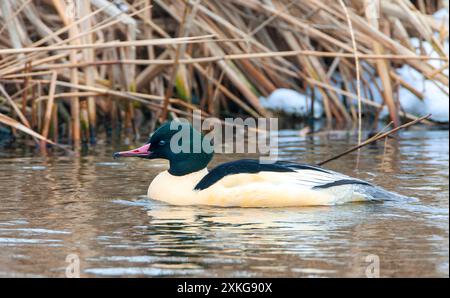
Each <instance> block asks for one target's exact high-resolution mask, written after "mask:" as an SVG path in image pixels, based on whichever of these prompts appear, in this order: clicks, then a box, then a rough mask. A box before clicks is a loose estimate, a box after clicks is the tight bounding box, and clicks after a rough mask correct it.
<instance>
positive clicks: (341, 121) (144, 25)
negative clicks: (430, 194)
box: [0, 0, 449, 148]
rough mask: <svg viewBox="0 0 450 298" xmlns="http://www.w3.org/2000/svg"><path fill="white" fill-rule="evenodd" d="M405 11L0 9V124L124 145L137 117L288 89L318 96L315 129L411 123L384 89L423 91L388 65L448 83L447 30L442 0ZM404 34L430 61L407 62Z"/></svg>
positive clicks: (251, 103) (134, 4) (383, 4)
mask: <svg viewBox="0 0 450 298" xmlns="http://www.w3.org/2000/svg"><path fill="white" fill-rule="evenodd" d="M419 2H420V5H419V6H420V7H419V6H418V7H416V6H414V4H415V1H408V0H398V1H387V0H379V1H350V0H346V1H343V0H335V1H319V0H305V1H301V2H300V1H295V0H294V1H288V0H273V1H259V0H230V1H218V0H217V1H206V0H140V1H131V0H128V1H126V0H121V1H113V2H112V1H107V0H73V1H72V0H67V1H59V0H14V1H13V0H2V1H0V4H1V5H0V9H1V11H0V21H1V22H0V116H1V117H0V122H1V123H3V124H4V125H9V126H12V127H14V128H15V129H19V130H21V131H23V132H25V133H26V134H29V135H31V136H32V137H33V138H35V139H36V140H40V141H43V142H47V143H51V144H56V143H60V142H62V143H67V144H71V145H72V146H73V147H74V148H79V147H80V144H81V143H83V142H84V143H86V142H88V140H90V141H91V143H95V142H96V138H97V135H99V134H100V135H101V134H104V133H108V130H109V129H110V128H111V127H113V128H124V130H123V131H124V133H125V134H126V135H127V136H128V137H135V138H138V137H139V128H140V127H141V126H142V121H143V120H142V119H143V118H146V119H151V123H152V126H154V125H155V123H156V122H157V121H164V120H166V119H167V118H168V117H172V118H176V117H179V116H186V115H189V114H190V112H191V111H192V110H194V109H200V110H202V111H203V114H204V115H206V116H207V115H214V116H219V117H220V116H224V115H229V114H232V113H235V114H239V113H240V114H247V115H249V116H252V117H259V116H268V115H270V112H268V111H267V110H266V109H265V108H264V107H263V106H262V105H261V103H260V101H259V97H260V96H268V95H269V94H270V93H271V92H273V91H274V90H275V89H277V88H291V89H294V90H297V91H300V92H303V93H305V92H306V89H314V90H315V92H316V93H317V94H320V96H321V98H322V101H321V102H322V104H323V105H324V110H325V115H326V119H327V121H328V124H329V125H332V124H336V125H348V124H352V123H351V122H353V121H357V122H358V123H359V128H360V129H361V115H362V114H363V113H364V114H366V115H367V114H369V113H374V114H375V115H378V113H379V111H380V110H381V109H382V108H383V107H384V106H387V107H388V111H389V117H390V120H391V121H393V124H394V126H399V125H401V123H400V117H406V118H409V119H412V120H415V119H417V117H415V116H414V115H411V114H408V113H405V112H404V111H403V110H402V108H401V106H400V105H399V101H398V94H397V92H396V90H397V89H398V87H399V86H401V87H403V88H407V89H408V90H410V91H411V92H412V93H413V94H415V95H417V96H418V97H419V98H423V94H422V93H421V90H418V89H417V86H412V85H411V84H408V83H407V82H405V81H404V80H403V79H402V78H401V77H400V76H399V75H398V74H397V73H396V71H395V68H396V67H399V66H401V65H405V64H407V65H409V66H411V67H412V68H414V69H415V70H417V71H418V72H420V73H421V74H423V76H424V77H425V78H428V79H430V80H434V81H435V82H438V83H439V84H442V85H444V86H448V84H449V80H448V75H447V74H446V72H445V70H446V69H448V56H446V53H445V50H444V46H443V42H444V40H445V39H447V38H448V26H445V25H444V24H440V23H439V22H437V21H436V20H435V19H434V18H433V17H432V16H431V14H432V13H434V12H435V11H437V10H438V9H440V8H442V6H443V5H444V4H443V1H439V0H435V1H426V2H423V1H419ZM371 3H379V6H376V7H375V9H374V7H371V6H370V4H371ZM412 37H417V38H419V39H420V40H423V41H426V42H429V43H430V45H431V46H432V47H433V49H435V51H436V52H437V53H438V54H439V57H430V56H427V55H426V54H418V53H416V52H415V50H413V47H412V45H411V44H410V40H411V38H412ZM433 60H441V61H444V62H442V65H441V66H439V67H435V66H433V65H434V64H433V63H432V61H433ZM355 62H356V67H355ZM360 72H361V73H360ZM337 76H338V77H340V78H342V80H343V83H342V87H337V83H336V77H337ZM368 76H370V77H371V78H372V79H373V78H374V77H378V78H380V84H379V85H376V84H375V86H374V85H371V83H370V81H369V79H368ZM355 78H358V80H357V82H356V83H355ZM355 84H357V85H356V88H354V87H355ZM371 88H372V89H373V88H376V89H377V90H378V91H379V93H380V94H381V95H382V102H381V103H380V102H376V101H374V99H373V96H370V94H371V92H373V90H371ZM355 89H356V91H357V92H356V94H354V91H353V90H355ZM343 99H345V100H343ZM313 101H314V98H311V103H312V102H313ZM355 103H357V104H358V106H357V113H358V114H356V110H355ZM427 123H431V122H430V121H427ZM38 131H40V132H41V133H38ZM359 135H360V134H359ZM51 140H53V141H51Z"/></svg>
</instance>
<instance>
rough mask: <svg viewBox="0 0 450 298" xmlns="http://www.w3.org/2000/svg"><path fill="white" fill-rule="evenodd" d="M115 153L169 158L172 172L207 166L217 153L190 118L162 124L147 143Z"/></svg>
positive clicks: (192, 170)
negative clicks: (186, 120) (192, 124)
mask: <svg viewBox="0 0 450 298" xmlns="http://www.w3.org/2000/svg"><path fill="white" fill-rule="evenodd" d="M113 156H114V158H117V157H140V158H146V159H155V158H162V159H167V160H168V161H169V163H170V168H169V173H170V174H172V175H176V176H182V175H186V174H189V173H193V172H196V171H199V170H201V169H203V168H205V167H206V166H207V165H208V163H209V162H210V161H211V159H212V157H213V146H212V145H211V142H210V141H209V140H207V139H205V137H204V136H203V135H202V134H201V133H200V132H199V131H197V130H195V129H194V128H193V127H192V126H191V125H190V124H189V123H188V122H184V121H170V122H166V123H164V124H163V125H162V126H161V127H159V128H158V129H157V130H156V131H155V132H154V133H153V134H152V135H151V137H150V140H149V141H148V142H147V143H146V144H145V145H144V146H142V147H140V148H137V149H134V150H129V151H122V152H116V153H114V155H113Z"/></svg>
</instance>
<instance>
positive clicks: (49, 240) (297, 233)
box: [0, 131, 449, 277]
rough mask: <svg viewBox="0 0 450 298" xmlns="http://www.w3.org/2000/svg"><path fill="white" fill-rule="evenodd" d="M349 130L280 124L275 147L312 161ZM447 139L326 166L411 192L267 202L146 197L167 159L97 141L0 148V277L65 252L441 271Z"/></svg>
mask: <svg viewBox="0 0 450 298" xmlns="http://www.w3.org/2000/svg"><path fill="white" fill-rule="evenodd" d="M354 141H355V138H354V136H352V137H349V136H347V135H346V134H345V133H342V134H331V135H323V136H316V137H314V138H300V137H299V136H298V134H297V133H296V132H294V131H283V132H282V133H281V139H280V158H281V159H286V160H293V161H298V162H308V163H314V162H318V161H320V160H322V159H325V158H326V157H329V156H330V154H332V153H337V152H340V151H342V150H344V149H347V148H348V146H349V143H350V144H354ZM448 141H449V133H448V131H431V132H424V131H409V132H404V133H402V138H401V139H399V140H398V141H396V140H390V141H389V142H388V144H387V147H386V149H385V147H384V142H381V143H379V144H377V145H374V146H370V147H367V148H365V149H363V150H362V151H361V153H360V156H359V159H358V157H357V154H356V153H355V154H351V155H348V156H346V157H344V158H342V159H339V160H337V161H334V162H331V163H329V164H328V165H327V167H329V168H330V169H333V170H336V171H340V172H343V173H345V174H348V175H351V176H354V177H358V178H362V179H366V180H368V181H370V182H373V183H375V184H378V185H380V186H382V187H385V188H386V189H388V190H392V191H396V192H399V193H401V194H403V195H408V196H414V197H415V198H416V199H415V200H410V201H404V202H385V203H360V204H349V205H343V206H331V207H308V208H276V209H262V208H251V209H243V208H212V207H200V206H192V207H176V206H169V205H165V204H163V203H159V202H155V201H151V200H149V199H147V198H146V197H145V193H146V191H147V187H148V185H149V183H150V181H151V179H152V178H153V177H154V176H155V175H156V174H157V173H158V172H160V171H162V170H163V169H164V168H165V163H164V162H163V161H145V160H138V159H122V160H118V161H114V160H113V159H112V158H111V153H112V151H113V150H112V149H110V148H107V147H106V146H98V148H97V149H96V152H95V154H91V155H88V156H85V157H80V158H71V157H47V158H44V157H36V156H34V157H33V156H30V154H25V157H24V154H23V153H22V152H20V151H12V152H11V151H9V152H8V151H6V152H5V151H4V150H3V152H2V154H1V156H2V158H1V159H0V190H1V195H0V198H1V202H0V276H5V277H11V276H21V277H24V276H26V277H64V276H65V271H66V266H67V265H68V264H69V263H68V262H66V258H67V256H68V255H70V254H75V255H76V257H78V258H79V261H80V273H81V276H82V277H109V276H132V277H138V276H139V277H140V276H177V277H179V276H195V277H197V276H201V277H263V276H264V277H268V276H279V277H282V276H283V277H305V276H310V277H316V276H317V277H337V276H344V277H364V276H366V271H368V272H369V273H370V272H371V271H370V269H371V268H373V267H374V266H376V263H377V261H379V269H380V271H379V272H380V276H382V277H390V276H398V277H400V276H426V277H432V276H446V277H448V276H449V263H448V262H449V240H448V239H449V220H448V219H449V214H448V212H449V205H448V204H449V190H448V188H449V167H448V161H449V147H448ZM239 157H242V156H239ZM235 158H237V156H228V155H226V156H225V155H222V156H216V157H215V159H214V163H221V162H224V161H228V160H232V159H235ZM174 187H176V185H175V186H174ZM69 258H70V257H69ZM371 266H372V267H371Z"/></svg>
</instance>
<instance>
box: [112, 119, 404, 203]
mask: <svg viewBox="0 0 450 298" xmlns="http://www.w3.org/2000/svg"><path fill="white" fill-rule="evenodd" d="M189 127H190V130H191V132H192V133H191V139H192V138H193V137H194V135H197V136H200V138H201V140H202V141H203V138H204V136H203V135H201V134H200V133H199V132H198V131H197V130H195V129H193V128H192V127H191V126H189ZM177 132H178V131H177V130H173V129H171V128H170V122H169V123H165V124H163V125H162V126H161V127H160V128H158V129H157V130H156V131H155V132H154V133H153V134H152V136H151V137H150V140H149V141H148V142H147V143H146V144H145V145H143V146H142V147H140V148H137V149H134V150H130V151H122V152H116V153H114V157H115V158H117V157H139V158H144V159H156V158H161V159H166V160H168V161H169V164H170V166H169V169H168V170H166V171H164V172H162V173H160V174H158V175H157V176H156V178H155V179H154V180H153V181H152V182H151V184H150V186H149V188H148V193H147V195H148V197H149V198H151V199H154V200H159V201H164V202H167V203H169V204H173V205H210V206H221V207H295V206H314V205H337V204H343V203H347V202H361V201H380V200H385V199H390V198H392V197H393V196H399V195H397V194H393V193H390V192H388V191H386V190H384V189H382V188H379V187H376V186H374V185H372V184H370V183H368V182H366V181H363V180H359V179H355V178H352V177H349V176H346V175H343V174H340V173H337V172H334V171H330V170H327V169H324V168H321V167H318V166H313V165H308V164H298V163H292V162H285V161H277V162H275V163H272V164H263V163H260V162H259V161H258V160H251V159H243V160H237V161H232V162H227V163H224V164H221V165H219V166H217V167H215V168H213V169H212V170H210V171H208V169H207V165H208V164H209V162H210V161H211V159H212V157H213V153H212V150H203V149H202V150H200V152H198V153H193V151H189V152H190V153H185V152H179V153H174V152H173V150H172V149H171V146H170V143H171V139H172V137H173V136H174V135H175V134H176V133H177ZM211 146H212V145H211ZM191 148H192V147H191ZM206 151H210V152H206Z"/></svg>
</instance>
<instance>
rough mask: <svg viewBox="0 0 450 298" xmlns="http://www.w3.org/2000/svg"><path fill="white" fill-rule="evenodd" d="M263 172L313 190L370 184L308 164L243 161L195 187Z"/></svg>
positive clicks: (219, 169) (212, 173) (228, 165)
mask: <svg viewBox="0 0 450 298" xmlns="http://www.w3.org/2000/svg"><path fill="white" fill-rule="evenodd" d="M261 172H272V173H280V175H277V177H279V178H280V179H286V180H289V182H290V183H295V184H296V185H298V186H303V187H306V188H311V189H326V188H331V187H334V186H340V185H349V184H358V185H369V186H371V184H370V183H368V182H366V181H363V180H359V179H355V178H352V177H349V176H346V175H343V174H340V173H337V172H334V171H330V170H327V169H323V168H321V167H318V166H313V165H308V164H298V163H292V162H284V161H278V162H275V163H272V164H262V163H260V162H259V161H258V160H253V159H242V160H237V161H232V162H228V163H224V164H221V165H219V166H217V167H215V168H213V169H212V170H211V171H210V172H209V173H208V174H207V175H206V176H204V177H203V178H202V179H201V180H200V182H199V183H198V184H197V185H196V186H195V188H194V189H195V190H204V189H207V188H208V187H210V186H212V185H213V184H215V183H216V182H218V181H220V180H221V179H223V178H224V177H226V176H230V175H236V174H257V173H261Z"/></svg>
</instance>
